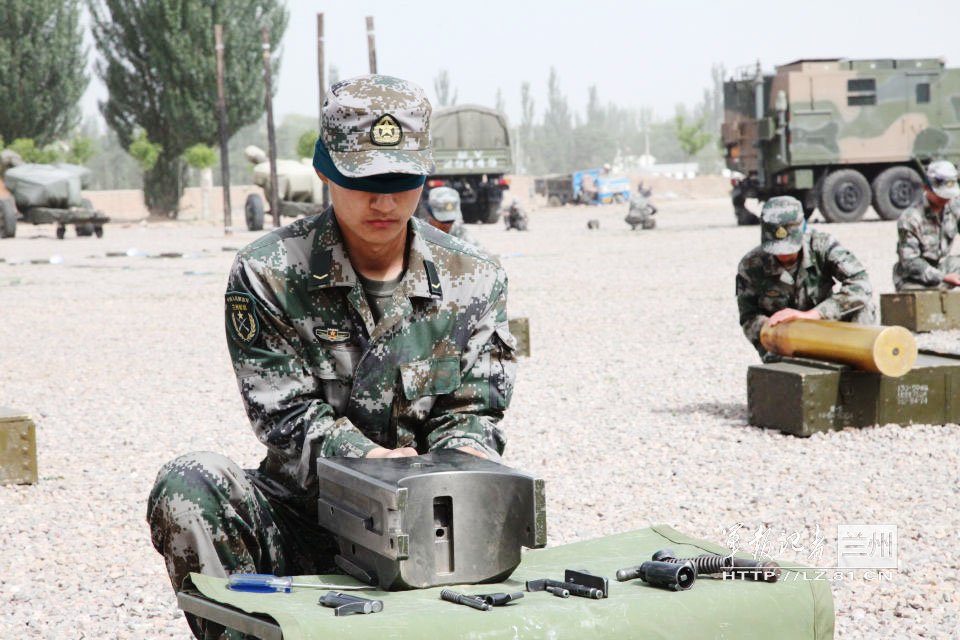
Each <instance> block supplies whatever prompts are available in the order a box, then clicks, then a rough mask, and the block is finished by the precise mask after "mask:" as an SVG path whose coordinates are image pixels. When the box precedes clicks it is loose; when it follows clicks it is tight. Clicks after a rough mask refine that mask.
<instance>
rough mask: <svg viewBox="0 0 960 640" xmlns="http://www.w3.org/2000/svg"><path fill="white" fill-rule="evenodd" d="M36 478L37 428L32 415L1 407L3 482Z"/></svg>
mask: <svg viewBox="0 0 960 640" xmlns="http://www.w3.org/2000/svg"><path fill="white" fill-rule="evenodd" d="M36 481H37V431H36V427H34V425H33V420H31V419H30V416H28V415H27V414H25V413H23V412H22V411H17V410H15V409H7V408H5V407H0V485H3V484H32V483H35V482H36Z"/></svg>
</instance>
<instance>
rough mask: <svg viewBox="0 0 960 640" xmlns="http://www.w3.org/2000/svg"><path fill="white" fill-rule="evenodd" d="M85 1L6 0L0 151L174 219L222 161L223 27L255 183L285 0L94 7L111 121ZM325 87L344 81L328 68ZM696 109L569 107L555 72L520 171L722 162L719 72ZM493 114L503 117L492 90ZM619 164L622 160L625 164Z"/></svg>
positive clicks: (234, 170) (311, 130) (281, 137)
mask: <svg viewBox="0 0 960 640" xmlns="http://www.w3.org/2000/svg"><path fill="white" fill-rule="evenodd" d="M81 1H82V0H4V2H3V3H0V69H3V70H4V73H2V74H0V104H3V105H4V109H2V110H0V149H2V148H9V149H12V150H14V151H16V152H17V153H19V154H20V155H21V156H22V157H23V159H24V160H25V161H27V162H42V163H46V162H58V161H66V162H73V163H76V164H84V165H86V166H88V167H90V168H91V170H92V172H93V185H92V186H93V187H94V188H125V187H126V188H142V189H143V192H144V200H145V202H146V204H147V207H148V209H149V211H150V212H151V214H153V215H161V216H169V217H176V215H177V211H178V206H179V200H180V197H181V195H182V193H183V188H184V186H185V185H186V184H188V183H189V181H190V174H189V173H188V168H189V167H194V168H205V167H210V166H214V165H216V164H219V161H220V159H219V157H218V156H219V154H218V153H217V152H215V151H214V148H215V147H217V146H218V140H219V120H218V112H217V92H216V56H215V45H214V25H215V24H222V26H223V34H224V35H223V41H224V50H223V54H224V67H225V85H226V86H225V90H226V95H227V96H228V100H227V118H226V120H227V126H226V128H227V134H228V137H229V138H230V144H229V156H228V160H229V165H230V179H231V182H239V183H247V182H249V179H250V175H251V173H250V167H249V164H248V163H247V161H246V160H245V159H244V157H243V149H244V148H245V147H246V146H247V145H249V144H256V145H258V146H261V147H265V146H266V137H267V136H266V126H265V121H264V120H265V119H264V117H263V112H264V101H265V88H264V82H263V62H262V57H261V55H262V54H261V46H260V37H261V36H260V27H261V26H263V25H267V26H268V27H269V29H270V39H271V50H272V51H273V52H274V53H273V57H272V60H271V66H272V73H273V75H274V77H276V76H277V75H278V72H279V65H280V55H279V53H277V52H278V49H279V44H280V42H281V41H282V39H283V35H284V32H285V30H286V26H287V20H288V14H287V10H286V7H285V5H284V3H283V1H282V0H150V2H143V1H142V0H86V4H87V6H88V7H89V16H90V22H91V25H90V26H91V31H92V35H93V41H94V46H95V48H96V52H97V53H98V54H99V56H98V62H97V64H96V65H95V73H96V74H97V75H98V76H99V78H100V79H101V80H102V81H103V82H104V84H105V85H106V88H107V92H108V95H107V98H106V100H104V101H102V102H101V103H100V104H99V110H100V114H101V116H102V117H103V121H104V122H105V124H106V129H105V130H103V129H102V128H101V126H100V124H99V123H98V122H97V121H96V120H94V119H89V118H88V120H87V121H84V122H81V114H80V110H79V101H80V99H81V97H82V95H83V93H84V91H85V90H86V88H87V85H88V84H89V81H90V78H89V76H88V73H87V71H86V68H87V61H88V59H89V56H90V53H91V52H90V51H89V48H88V47H86V46H85V45H84V40H83V35H84V34H83V25H82V24H81V22H82V21H81ZM329 75H330V81H331V84H332V83H333V82H335V81H336V80H337V76H338V74H337V71H336V69H335V68H334V67H331V69H330V74H329ZM712 80H713V82H712V85H711V86H710V87H709V88H708V89H706V90H705V91H704V96H703V99H702V100H701V101H700V102H699V103H698V104H696V105H695V106H694V107H693V108H692V109H687V108H685V107H684V106H683V105H677V107H676V110H675V113H674V115H673V117H670V118H663V119H658V118H656V117H655V116H654V114H653V112H652V110H651V109H649V108H634V107H621V106H618V105H615V104H612V103H606V104H603V103H602V101H601V99H600V96H599V92H598V90H597V88H596V86H593V87H590V89H589V93H588V96H587V103H586V109H585V110H584V112H583V113H579V112H577V111H575V110H574V109H572V108H571V107H570V103H569V101H568V99H567V97H566V95H564V93H563V91H562V86H561V81H560V77H559V75H558V73H557V72H556V70H554V69H551V71H550V75H549V77H548V78H547V98H546V101H545V103H544V104H543V105H537V104H536V103H535V101H534V99H533V97H532V91H531V85H530V83H529V82H525V83H523V85H522V86H521V105H520V107H521V114H522V115H521V118H520V121H519V122H518V123H514V126H513V127H512V133H513V143H514V150H515V153H516V159H517V168H518V170H521V171H522V172H523V173H527V174H543V173H553V172H565V171H571V170H575V169H582V168H592V167H597V166H600V165H602V164H603V163H607V162H611V163H613V162H617V161H618V160H621V161H623V162H629V161H630V159H632V158H636V157H639V156H641V155H645V154H649V155H652V156H655V157H656V159H657V161H658V162H680V161H685V160H689V159H696V160H698V161H699V162H700V163H701V166H702V167H704V168H705V169H706V170H714V169H716V168H718V167H719V165H720V153H719V147H718V145H717V144H716V137H717V136H716V133H717V132H718V131H719V122H720V120H721V119H722V81H723V69H722V68H721V67H715V68H714V70H713V78H712ZM433 85H434V86H433V89H434V93H435V105H436V106H438V107H442V106H447V105H450V104H454V103H456V101H457V98H458V92H457V90H456V89H455V87H454V86H453V81H452V77H451V75H450V73H449V72H448V71H447V70H440V71H439V73H438V74H437V76H436V78H435V79H434V83H433ZM493 104H494V105H495V106H496V107H497V108H499V109H501V110H503V109H504V108H505V104H504V98H503V92H502V90H501V89H497V92H496V96H495V98H494V101H493ZM317 128H318V127H317V120H316V117H308V116H287V117H286V118H284V119H283V121H282V122H281V123H280V126H278V128H277V143H278V156H279V157H302V156H309V155H310V154H311V153H312V151H311V150H312V145H313V141H314V140H315V139H316V135H317ZM621 164H623V163H621Z"/></svg>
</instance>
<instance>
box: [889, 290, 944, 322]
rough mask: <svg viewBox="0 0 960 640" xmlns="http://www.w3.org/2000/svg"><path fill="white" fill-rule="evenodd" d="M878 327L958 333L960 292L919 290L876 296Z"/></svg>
mask: <svg viewBox="0 0 960 640" xmlns="http://www.w3.org/2000/svg"><path fill="white" fill-rule="evenodd" d="M880 324H882V325H888V326H889V325H898V326H901V327H906V328H907V329H909V330H910V331H940V330H944V329H960V291H958V290H953V291H950V290H942V289H928V290H922V289H921V290H918V291H901V292H900V293H883V294H880Z"/></svg>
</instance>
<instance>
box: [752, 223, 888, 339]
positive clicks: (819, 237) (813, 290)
mask: <svg viewBox="0 0 960 640" xmlns="http://www.w3.org/2000/svg"><path fill="white" fill-rule="evenodd" d="M800 253H801V257H800V264H799V266H798V268H797V274H796V278H794V277H793V276H791V274H790V272H789V271H787V270H786V269H784V268H783V267H782V266H781V265H780V262H779V261H778V260H777V258H776V257H775V256H774V255H772V254H769V253H766V252H765V251H763V249H761V248H760V247H759V246H758V247H756V248H755V249H753V250H752V251H750V253H748V254H747V255H745V256H744V257H743V259H742V260H741V261H740V266H739V267H738V268H737V306H738V307H739V308H740V326H741V327H743V333H744V335H746V336H747V339H748V340H749V341H750V342H752V343H753V346H754V347H756V349H757V351H758V352H759V353H760V355H761V356H762V355H764V354H765V353H766V349H764V348H763V346H762V345H761V344H760V329H761V328H762V327H763V323H764V322H766V320H767V318H769V317H770V316H772V315H773V314H774V313H776V312H777V311H780V310H781V309H786V308H790V309H797V310H799V311H809V310H810V309H816V310H817V311H819V312H820V315H821V316H822V317H823V318H824V319H826V320H841V319H843V318H844V316H848V315H849V314H852V313H853V312H855V311H857V310H858V309H862V308H864V307H867V306H871V305H872V304H873V300H872V296H873V289H872V288H871V286H870V279H869V278H868V277H867V272H866V270H865V269H864V268H863V265H861V264H860V261H859V260H857V258H856V257H855V256H854V255H853V254H852V253H850V252H849V251H847V250H846V249H844V248H843V247H842V246H840V243H839V242H837V240H836V239H835V238H834V237H833V236H831V235H830V234H828V233H823V232H822V231H815V230H809V231H807V232H806V233H804V234H803V247H802V248H801V250H800ZM834 281H837V282H839V283H840V290H839V291H837V292H836V293H834V292H833V285H834Z"/></svg>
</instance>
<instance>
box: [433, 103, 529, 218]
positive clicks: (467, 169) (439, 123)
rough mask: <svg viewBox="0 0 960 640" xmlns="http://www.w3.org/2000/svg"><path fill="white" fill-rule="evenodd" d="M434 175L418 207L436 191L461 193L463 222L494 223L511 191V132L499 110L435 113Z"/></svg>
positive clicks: (455, 109)
mask: <svg viewBox="0 0 960 640" xmlns="http://www.w3.org/2000/svg"><path fill="white" fill-rule="evenodd" d="M430 130H431V137H432V139H433V159H434V162H435V163H436V166H437V169H436V172H435V173H434V174H433V175H431V176H430V177H429V178H427V185H426V186H427V189H424V190H423V197H422V202H426V198H427V192H428V191H429V189H432V188H434V187H452V188H454V189H456V190H457V192H458V193H459V194H460V210H461V211H462V212H463V220H464V222H469V223H478V222H479V223H486V224H493V223H495V222H497V220H499V219H500V201H501V200H502V199H503V192H504V191H505V190H507V189H509V188H510V181H509V180H508V179H507V178H506V174H508V173H510V172H511V171H512V170H513V155H512V154H511V151H510V130H509V127H508V125H507V116H506V114H505V113H503V112H502V111H498V110H496V109H489V108H487V107H481V106H478V105H472V104H464V105H456V106H453V107H446V108H443V109H437V110H436V111H434V112H433V117H432V119H431V123H430Z"/></svg>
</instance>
